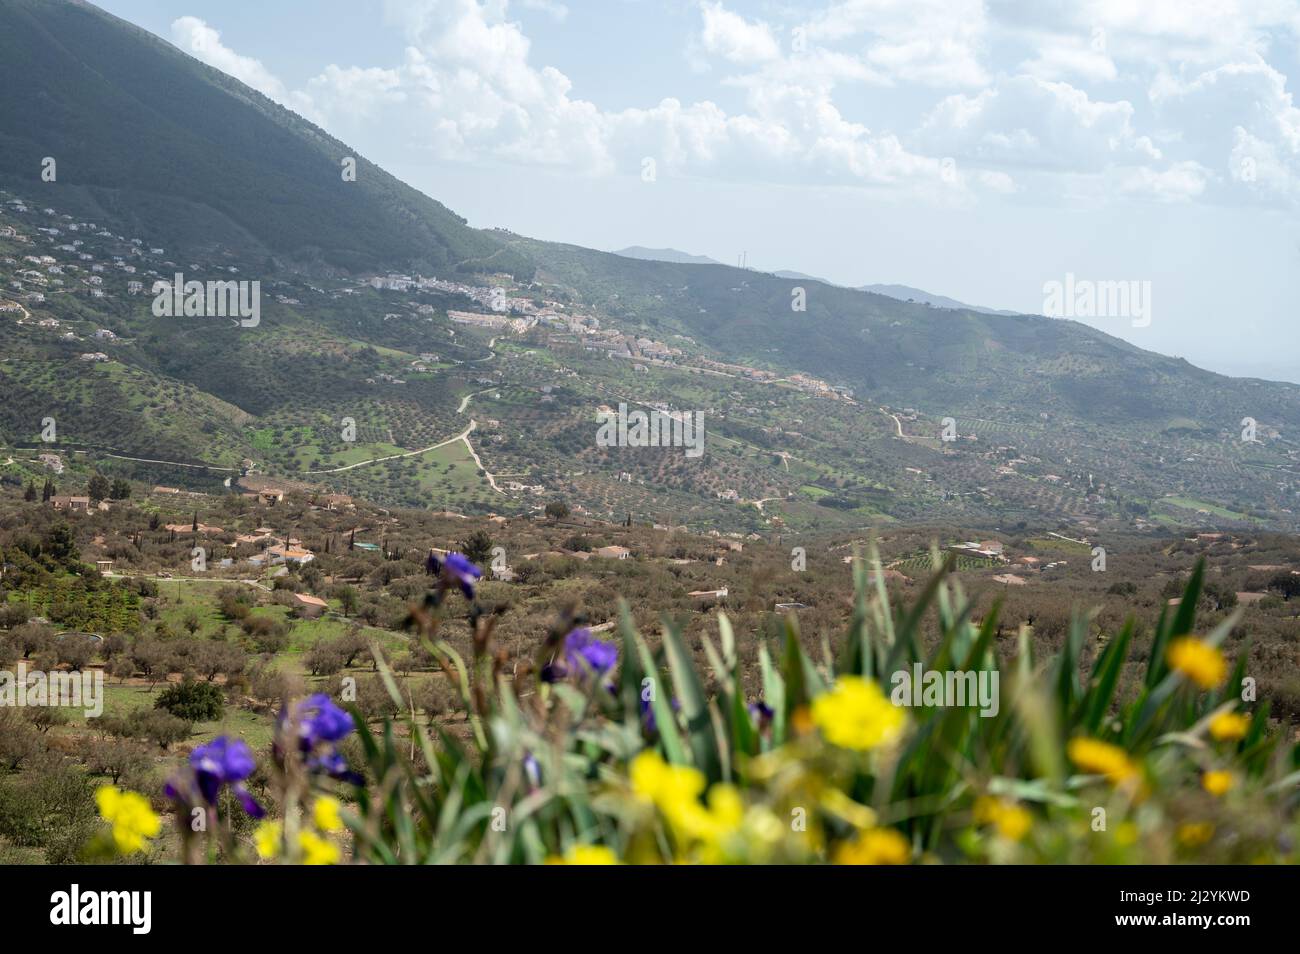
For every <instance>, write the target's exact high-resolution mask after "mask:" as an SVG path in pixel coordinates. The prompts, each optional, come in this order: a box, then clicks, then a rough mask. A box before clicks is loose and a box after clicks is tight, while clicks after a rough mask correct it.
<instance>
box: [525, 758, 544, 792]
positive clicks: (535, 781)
mask: <svg viewBox="0 0 1300 954" xmlns="http://www.w3.org/2000/svg"><path fill="white" fill-rule="evenodd" d="M524 776H525V777H526V778H527V779H528V784H529V785H531V786H532V787H533V788H537V787H539V786H540V785H541V784H542V766H541V765H540V764H539V763H538V761H537V756H535V755H533V753H532V752H525V753H524Z"/></svg>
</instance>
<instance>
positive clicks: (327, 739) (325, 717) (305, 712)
mask: <svg viewBox="0 0 1300 954" xmlns="http://www.w3.org/2000/svg"><path fill="white" fill-rule="evenodd" d="M294 718H295V720H296V723H297V735H298V751H299V752H301V753H302V754H303V755H304V756H306V764H307V771H309V772H315V773H319V774H322V775H328V776H329V777H330V778H336V779H341V780H343V781H347V782H351V783H352V784H354V785H360V784H362V783H363V782H364V779H363V778H362V777H361V776H360V775H358V774H357V773H356V772H353V771H351V770H350V769H349V768H348V763H347V759H345V758H344V757H343V754H342V753H341V752H340V751H339V750H338V743H339V742H340V741H341V740H343V739H344V738H346V737H347V736H348V735H350V734H351V733H352V731H353V730H354V729H355V728H356V722H355V721H353V719H352V714H351V713H350V712H348V711H347V710H346V709H343V708H341V707H340V706H339V705H338V704H337V703H336V702H334V700H333V699H331V698H330V697H329V696H327V695H325V693H323V692H318V693H316V694H315V695H313V696H308V697H307V698H306V699H304V700H303V701H302V702H301V703H300V704H299V705H298V707H297V708H296V709H295V711H294ZM285 721H286V720H285V717H284V716H283V715H282V716H281V724H282V725H283V723H284V722H285Z"/></svg>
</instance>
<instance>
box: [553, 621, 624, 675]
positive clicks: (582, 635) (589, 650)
mask: <svg viewBox="0 0 1300 954" xmlns="http://www.w3.org/2000/svg"><path fill="white" fill-rule="evenodd" d="M564 650H565V655H567V656H568V657H569V661H570V662H571V663H579V662H581V663H585V664H586V665H587V666H588V667H589V668H590V669H591V670H592V672H595V673H597V674H598V675H602V676H603V675H604V674H605V673H607V672H609V671H610V670H611V669H613V668H614V664H615V663H617V662H618V647H617V646H615V645H614V644H613V643H603V642H601V641H600V640H599V639H596V638H595V637H594V636H592V635H591V630H589V629H588V628H587V627H585V626H580V627H578V628H577V629H575V630H573V632H571V633H569V635H568V636H566V637H565V640H564Z"/></svg>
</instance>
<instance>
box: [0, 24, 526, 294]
mask: <svg viewBox="0 0 1300 954" xmlns="http://www.w3.org/2000/svg"><path fill="white" fill-rule="evenodd" d="M0 64H2V69H3V82H2V83H0V176H3V177H4V178H6V179H9V180H11V181H13V182H15V184H17V185H25V186H27V187H29V188H38V189H39V188H45V189H50V190H52V191H53V190H57V193H58V198H59V202H60V205H61V206H63V207H65V208H72V209H74V210H76V211H78V212H81V213H83V214H85V215H87V216H91V217H95V218H98V219H107V220H111V221H113V222H115V223H119V224H120V225H121V226H122V227H123V228H125V229H129V230H131V232H132V233H133V234H134V233H139V234H145V233H147V234H148V235H149V236H150V238H151V241H155V242H165V243H167V245H168V247H182V248H201V247H209V246H212V245H216V244H226V245H233V244H237V245H239V246H241V247H242V248H244V249H245V250H247V251H249V252H252V253H256V251H257V250H259V249H260V250H263V251H264V252H265V253H266V254H267V255H271V256H275V257H277V258H280V259H283V260H288V261H292V262H296V263H302V264H307V265H319V266H321V267H325V268H343V269H348V270H353V271H357V270H373V269H378V268H380V267H382V266H389V267H405V266H408V265H409V266H410V267H415V266H416V265H420V266H422V267H424V268H426V269H430V270H431V269H438V270H441V271H448V270H454V269H460V270H462V271H463V270H466V269H471V268H473V267H474V265H475V262H477V261H478V260H481V259H484V258H487V257H489V256H492V255H494V254H496V253H498V252H499V251H500V243H499V242H498V241H497V240H496V239H495V238H494V237H493V236H492V235H491V234H489V233H486V232H480V231H477V230H474V229H471V228H469V227H468V226H467V225H466V222H465V220H464V219H463V218H461V217H460V216H458V215H456V214H455V213H454V212H452V211H450V210H449V209H448V208H447V207H446V206H444V205H442V204H441V203H439V202H435V201H434V200H433V199H430V198H429V197H428V196H425V195H423V194H422V193H420V192H417V191H416V190H415V189H412V188H411V187H409V186H407V185H406V184H404V183H402V182H400V181H399V180H397V179H396V178H394V177H393V176H391V175H389V174H388V173H387V172H385V171H384V170H382V169H380V168H379V167H378V166H376V165H374V164H373V163H371V162H369V161H368V160H366V159H365V158H364V157H362V156H360V155H358V153H357V151H356V150H355V149H352V148H351V147H349V146H347V145H346V144H344V143H342V142H340V141H338V140H337V139H335V138H333V137H332V136H330V135H329V134H328V133H326V132H325V131H324V130H322V129H320V128H319V127H317V126H314V125H312V124H311V123H309V122H307V121H306V120H305V119H303V118H302V117H300V116H298V115H296V114H295V113H293V112H291V111H289V110H287V109H285V108H284V107H282V106H279V105H277V104H276V103H273V102H272V101H271V100H269V99H267V98H266V97H265V96H263V95H261V94H260V93H258V92H255V91H254V90H251V89H249V88H248V87H247V86H244V85H243V84H242V83H240V82H238V81H237V80H234V79H232V78H231V77H229V76H227V75H226V74H224V73H222V72H220V71H218V70H215V69H212V68H211V67H208V66H206V65H204V64H202V63H200V62H198V61H197V60H195V59H194V58H192V57H190V56H187V55H186V54H184V53H182V52H181V51H179V50H177V49H176V48H175V47H173V46H171V45H170V44H168V43H166V42H164V41H163V40H160V39H159V38H158V37H156V36H154V35H153V34H151V33H149V32H148V31H146V30H142V29H140V28H138V27H136V26H133V25H132V24H130V23H127V22H126V21H124V20H120V19H118V18H116V17H113V16H110V15H109V14H107V13H105V12H104V11H102V10H100V9H98V8H97V7H94V6H91V5H90V4H88V3H82V2H79V0H0ZM46 156H50V157H53V158H54V159H55V160H56V162H57V179H56V181H55V183H43V182H42V181H41V177H40V173H41V162H42V159H43V158H44V157H46ZM345 157H354V158H355V159H356V165H357V168H356V180H355V181H352V182H345V181H344V179H343V175H342V162H343V159H344V158H345ZM518 265H519V263H517V262H511V261H510V260H509V259H501V260H497V261H494V262H493V265H492V267H493V268H499V269H500V270H503V271H510V270H511V269H512V268H515V267H516V266H518Z"/></svg>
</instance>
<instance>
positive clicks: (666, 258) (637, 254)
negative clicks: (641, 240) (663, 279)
mask: <svg viewBox="0 0 1300 954" xmlns="http://www.w3.org/2000/svg"><path fill="white" fill-rule="evenodd" d="M614 254H615V255H622V256H623V257H624V258H637V259H640V260H641V261H643V262H672V263H673V264H676V265H721V264H722V263H721V262H719V261H717V260H716V259H712V258H709V257H708V256H707V255H692V254H690V253H689V252H679V251H678V250H677V249H675V248H646V247H645V246H643V245H629V246H628V247H627V248H621V249H619V250H618V251H617V252H615V253H614Z"/></svg>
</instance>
